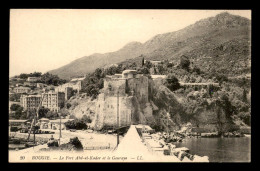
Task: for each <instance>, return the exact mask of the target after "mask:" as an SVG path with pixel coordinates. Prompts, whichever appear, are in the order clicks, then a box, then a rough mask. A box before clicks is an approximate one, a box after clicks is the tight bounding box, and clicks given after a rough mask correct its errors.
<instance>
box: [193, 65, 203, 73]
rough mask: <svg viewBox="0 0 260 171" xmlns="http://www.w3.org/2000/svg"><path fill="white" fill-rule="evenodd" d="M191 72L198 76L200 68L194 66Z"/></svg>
mask: <svg viewBox="0 0 260 171" xmlns="http://www.w3.org/2000/svg"><path fill="white" fill-rule="evenodd" d="M192 72H195V73H197V74H198V75H199V74H201V71H200V68H199V67H197V66H195V67H194V68H193V70H192Z"/></svg>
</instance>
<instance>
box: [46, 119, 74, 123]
mask: <svg viewBox="0 0 260 171" xmlns="http://www.w3.org/2000/svg"><path fill="white" fill-rule="evenodd" d="M73 120H74V119H61V121H60V119H56V120H50V122H52V123H60V122H61V123H66V122H68V121H73Z"/></svg>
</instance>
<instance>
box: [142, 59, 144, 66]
mask: <svg viewBox="0 0 260 171" xmlns="http://www.w3.org/2000/svg"><path fill="white" fill-rule="evenodd" d="M143 66H144V57H143V59H142V67H143Z"/></svg>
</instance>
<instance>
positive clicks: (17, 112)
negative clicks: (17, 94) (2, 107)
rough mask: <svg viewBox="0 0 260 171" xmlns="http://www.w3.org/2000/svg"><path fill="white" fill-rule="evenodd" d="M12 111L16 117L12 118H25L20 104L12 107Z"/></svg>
mask: <svg viewBox="0 0 260 171" xmlns="http://www.w3.org/2000/svg"><path fill="white" fill-rule="evenodd" d="M10 109H11V111H14V115H12V116H11V117H13V118H15V119H21V117H24V112H23V107H22V106H20V105H18V104H12V105H11V107H10Z"/></svg>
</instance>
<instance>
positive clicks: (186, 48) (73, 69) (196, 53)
mask: <svg viewBox="0 0 260 171" xmlns="http://www.w3.org/2000/svg"><path fill="white" fill-rule="evenodd" d="M250 31H251V21H250V20H249V19H247V18H244V17H241V16H236V15H231V14H229V13H227V12H224V13H220V14H218V15H216V16H215V17H209V18H206V19H202V20H200V21H197V22H196V23H195V24H192V25H189V26H187V27H185V28H183V29H181V30H179V31H175V32H169V33H164V34H158V35H155V36H154V37H152V38H151V39H150V40H148V41H146V42H145V43H140V42H130V43H128V44H126V45H125V46H123V47H122V48H121V49H119V50H118V51H115V52H109V53H105V54H97V53H96V54H92V55H90V56H84V57H82V58H79V59H77V60H75V61H72V62H71V63H69V64H67V65H65V66H62V67H60V68H58V69H55V70H51V71H49V72H50V73H52V74H55V75H58V76H59V77H61V78H63V79H70V78H71V77H75V76H82V75H85V74H87V73H90V72H93V71H94V70H95V69H96V68H99V67H104V66H107V65H110V64H115V63H121V62H127V61H129V60H131V61H135V62H138V60H139V58H138V57H139V56H140V55H143V56H144V57H145V58H146V59H152V60H165V59H167V60H171V61H177V60H179V57H180V56H181V55H186V56H188V57H189V58H191V59H192V60H194V61H195V62H196V63H197V64H199V65H201V66H202V68H203V69H204V70H206V71H209V72H211V70H216V69H217V70H218V69H222V70H226V69H228V70H230V68H229V67H228V68H227V66H226V65H227V64H228V65H229V66H231V73H232V74H241V71H242V70H244V69H245V68H243V67H241V66H240V63H242V62H243V61H245V60H249V56H250V46H251V45H250V44H251V40H250ZM203 57H211V58H212V59H211V60H209V61H207V62H205V61H201V60H200V59H202V58H203ZM215 57H216V58H215ZM218 57H220V58H218ZM230 61H232V63H230ZM223 64H224V65H223ZM233 66H234V68H233ZM213 68H214V69H213ZM238 68H240V69H239V70H241V71H238V72H237V69H238Z"/></svg>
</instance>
